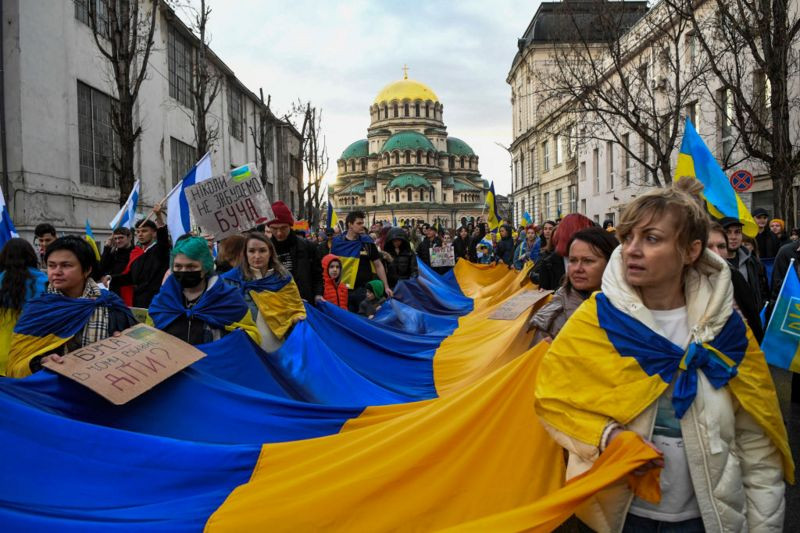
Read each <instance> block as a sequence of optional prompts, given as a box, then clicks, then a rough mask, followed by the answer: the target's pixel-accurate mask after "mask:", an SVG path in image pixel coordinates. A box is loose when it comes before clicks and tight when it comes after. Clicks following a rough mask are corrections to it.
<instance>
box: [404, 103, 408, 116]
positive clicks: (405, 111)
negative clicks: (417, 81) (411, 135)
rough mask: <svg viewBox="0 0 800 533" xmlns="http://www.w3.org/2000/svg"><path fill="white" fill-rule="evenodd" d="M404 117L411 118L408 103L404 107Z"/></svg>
mask: <svg viewBox="0 0 800 533" xmlns="http://www.w3.org/2000/svg"><path fill="white" fill-rule="evenodd" d="M403 116H404V117H407V116H409V112H408V103H406V104H404V105H403Z"/></svg>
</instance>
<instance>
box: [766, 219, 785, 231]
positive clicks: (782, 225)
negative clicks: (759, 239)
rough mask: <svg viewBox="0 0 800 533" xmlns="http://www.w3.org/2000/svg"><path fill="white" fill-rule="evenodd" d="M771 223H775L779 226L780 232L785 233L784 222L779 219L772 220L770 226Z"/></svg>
mask: <svg viewBox="0 0 800 533" xmlns="http://www.w3.org/2000/svg"><path fill="white" fill-rule="evenodd" d="M773 222H777V223H778V224H780V225H781V231H786V222H784V221H783V220H781V219H780V218H773V219H772V220H770V221H769V223H770V224H772V223H773Z"/></svg>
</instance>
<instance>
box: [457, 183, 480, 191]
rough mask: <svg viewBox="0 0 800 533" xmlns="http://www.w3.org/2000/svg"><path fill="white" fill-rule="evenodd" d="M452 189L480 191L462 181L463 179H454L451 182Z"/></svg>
mask: <svg viewBox="0 0 800 533" xmlns="http://www.w3.org/2000/svg"><path fill="white" fill-rule="evenodd" d="M453 190H454V191H456V192H476V191H480V189H479V188H478V187H476V186H474V185H470V184H469V183H464V182H463V181H455V182H454V184H453Z"/></svg>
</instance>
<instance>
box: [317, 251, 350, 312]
mask: <svg viewBox="0 0 800 533" xmlns="http://www.w3.org/2000/svg"><path fill="white" fill-rule="evenodd" d="M333 261H336V262H338V263H339V267H340V268H341V265H342V262H341V261H340V260H339V258H338V257H336V256H335V255H333V254H328V255H326V256H325V257H323V258H322V279H323V282H324V284H325V288H324V289H323V293H322V296H323V297H324V298H325V300H326V301H328V302H330V303H332V304H333V305H338V306H339V307H341V308H342V309H344V310H347V285H345V284H344V283H338V282H336V281H333V279H332V278H331V276H330V275H329V274H328V267H329V266H330V264H331V263H332V262H333ZM339 276H340V277H341V272H340V273H339Z"/></svg>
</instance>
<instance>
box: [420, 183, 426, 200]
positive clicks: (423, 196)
mask: <svg viewBox="0 0 800 533" xmlns="http://www.w3.org/2000/svg"><path fill="white" fill-rule="evenodd" d="M419 201H420V202H424V201H425V188H424V187H420V189H419Z"/></svg>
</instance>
